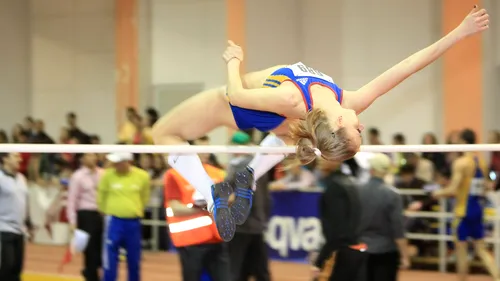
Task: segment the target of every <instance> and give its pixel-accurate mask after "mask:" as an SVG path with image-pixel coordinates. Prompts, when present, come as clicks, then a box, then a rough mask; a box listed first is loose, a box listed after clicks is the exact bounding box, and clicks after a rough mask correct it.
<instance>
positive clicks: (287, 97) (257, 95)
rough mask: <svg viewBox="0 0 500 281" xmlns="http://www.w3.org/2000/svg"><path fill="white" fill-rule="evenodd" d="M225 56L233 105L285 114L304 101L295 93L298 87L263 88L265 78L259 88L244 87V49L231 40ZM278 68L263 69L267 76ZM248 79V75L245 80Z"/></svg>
mask: <svg viewBox="0 0 500 281" xmlns="http://www.w3.org/2000/svg"><path fill="white" fill-rule="evenodd" d="M223 57H224V60H225V61H226V63H227V95H228V98H229V101H230V102H231V104H232V105H235V106H239V107H242V108H247V109H255V110H262V111H270V112H275V113H278V114H283V113H284V112H286V111H287V110H290V108H293V107H295V106H297V105H298V104H300V102H302V101H301V100H300V99H297V95H295V93H294V91H298V90H297V89H296V88H292V89H290V88H283V87H277V88H261V87H262V84H263V83H264V81H265V78H264V79H263V80H262V81H261V83H260V85H259V87H258V88H253V89H251V88H245V87H243V81H242V78H241V75H240V65H241V61H242V60H243V51H242V50H241V48H240V47H239V46H237V45H236V44H234V43H233V42H232V41H229V46H228V47H227V49H226V51H225V52H224V55H223ZM278 68H279V66H277V67H272V68H269V69H267V70H265V71H263V72H265V73H266V74H267V75H266V78H267V77H268V76H269V75H270V74H271V73H272V72H274V70H276V69H278ZM269 70H272V71H269ZM257 75H258V74H257ZM247 76H248V75H247ZM258 76H261V75H258ZM247 79H248V78H247V77H246V79H245V80H247ZM245 84H248V83H245Z"/></svg>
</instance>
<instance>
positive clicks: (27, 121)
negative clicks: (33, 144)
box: [23, 116, 35, 137]
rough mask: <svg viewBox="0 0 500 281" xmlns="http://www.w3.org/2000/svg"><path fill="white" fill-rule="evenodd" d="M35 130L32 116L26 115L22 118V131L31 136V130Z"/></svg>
mask: <svg viewBox="0 0 500 281" xmlns="http://www.w3.org/2000/svg"><path fill="white" fill-rule="evenodd" d="M34 130H35V120H33V117H31V116H26V117H25V118H24V120H23V131H25V132H27V133H28V134H29V136H30V137H31V136H32V135H33V131H34Z"/></svg>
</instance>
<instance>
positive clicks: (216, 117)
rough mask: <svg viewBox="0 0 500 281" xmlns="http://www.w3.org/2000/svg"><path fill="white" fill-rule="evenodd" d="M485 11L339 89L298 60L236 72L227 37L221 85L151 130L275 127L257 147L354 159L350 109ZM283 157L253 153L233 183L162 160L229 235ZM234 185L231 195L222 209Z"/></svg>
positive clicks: (427, 58)
mask: <svg viewBox="0 0 500 281" xmlns="http://www.w3.org/2000/svg"><path fill="white" fill-rule="evenodd" d="M488 18H489V15H488V14H487V12H486V10H484V9H479V8H478V7H477V6H474V8H473V9H472V11H471V12H470V13H469V14H468V15H467V16H466V17H465V19H464V20H463V21H462V22H461V23H460V25H458V26H457V27H456V28H455V29H454V30H452V31H451V32H450V33H448V34H447V35H445V36H444V37H443V38H441V39H440V40H439V41H437V42H435V43H434V44H432V45H430V46H428V47H426V48H424V49H422V50H420V51H418V52H416V53H415V54H413V55H411V56H409V57H408V58H406V59H404V60H403V61H401V62H400V63H398V64H396V65H395V66H393V67H392V68H390V69H389V70H387V71H386V72H384V73H383V74H382V75H380V76H379V77H377V78H375V79H374V80H372V81H371V82H369V83H368V84H366V85H365V86H363V87H361V88H360V89H358V90H354V91H347V90H342V89H341V88H340V87H339V86H337V85H336V84H335V82H334V81H333V79H332V78H331V77H329V76H328V75H326V74H324V73H322V72H320V71H318V70H315V69H313V68H311V67H308V66H306V65H304V64H302V63H296V64H293V65H288V66H285V65H280V66H275V67H271V68H268V69H266V70H262V71H258V72H253V73H249V74H246V75H244V76H243V77H241V76H240V63H241V61H242V60H243V51H242V49H241V48H240V47H239V46H237V45H235V44H234V43H233V42H231V41H229V46H228V47H227V49H226V51H225V52H224V55H223V58H224V60H225V61H226V64H227V72H228V74H227V75H228V76H227V80H228V81H227V86H224V87H220V88H215V89H211V90H207V91H204V92H202V93H199V94H197V95H195V96H193V97H191V98H189V99H187V100H185V101H184V102H182V103H181V104H179V105H178V106H176V107H175V108H174V109H172V110H171V111H170V112H168V113H167V114H166V115H165V116H163V117H162V118H161V119H160V120H159V121H158V122H157V123H156V124H155V126H154V128H153V138H154V141H155V143H156V144H159V145H179V144H186V145H187V142H186V140H194V139H197V138H198V137H201V136H203V135H205V134H207V133H208V132H210V131H211V130H213V129H215V128H217V127H220V126H226V127H231V128H235V129H236V128H238V129H249V128H255V129H258V130H260V131H266V132H267V131H269V132H272V133H274V135H271V136H270V137H269V138H267V139H265V140H264V141H263V143H261V145H267V146H272V145H274V146H277V145H279V146H281V145H285V142H286V143H289V144H294V145H296V146H297V149H296V157H297V158H298V159H299V160H300V161H301V162H302V163H304V164H305V163H309V162H311V161H313V160H314V159H315V158H316V157H317V156H321V157H323V158H324V159H327V160H331V161H343V160H346V159H349V158H351V157H353V156H354V155H355V154H356V153H357V152H358V150H359V148H360V145H361V136H360V132H361V130H362V129H363V126H362V125H361V124H360V123H359V120H358V117H357V115H358V114H360V113H361V112H363V111H364V110H365V109H367V108H368V107H369V106H370V105H371V104H372V103H373V102H374V101H375V100H376V99H377V98H379V97H380V96H382V95H384V94H385V93H387V92H388V91H389V90H391V89H392V88H394V87H395V86H397V85H398V84H399V83H401V82H402V81H403V80H405V79H406V78H408V77H410V76H411V75H413V74H415V73H416V72H418V71H419V70H421V69H422V68H424V67H426V66H427V65H429V64H431V63H432V62H434V61H435V60H437V59H438V58H439V57H440V56H441V55H443V54H444V53H445V52H446V51H447V50H448V49H449V48H451V47H452V46H453V45H455V44H457V43H458V42H459V41H461V40H463V39H465V38H467V37H469V36H471V35H473V34H476V33H479V32H481V31H484V30H486V29H488V27H489V19H488ZM284 157H285V156H284V155H271V154H268V155H261V154H257V155H256V157H255V158H254V160H253V161H252V163H250V165H249V167H248V169H246V170H245V171H240V172H239V173H238V175H237V177H236V181H235V182H234V183H228V182H223V183H217V184H214V183H213V181H212V180H211V179H210V177H209V176H208V175H207V173H206V172H205V171H204V169H203V166H202V164H201V161H200V159H199V158H198V156H197V155H196V154H179V155H174V154H171V155H169V156H168V163H169V164H170V166H172V168H174V169H176V170H177V172H179V173H180V174H181V175H182V176H183V177H184V178H185V179H186V180H187V181H188V182H189V183H190V184H191V185H192V186H193V187H194V188H195V189H196V190H197V191H199V192H200V193H201V194H202V195H203V196H204V197H205V199H206V203H207V208H208V210H210V211H212V212H213V216H214V220H215V223H216V225H217V229H218V231H219V234H220V236H221V238H222V239H223V240H224V241H229V240H231V239H232V237H233V235H234V232H235V229H236V226H235V224H242V223H244V222H245V220H246V218H247V217H248V214H249V211H250V208H251V205H252V195H253V183H254V179H258V178H259V177H260V176H262V175H263V174H264V173H266V172H267V171H268V170H269V169H270V168H272V167H273V166H274V165H276V164H277V163H279V162H280V161H281V160H282V159H283V158H284ZM233 189H234V192H235V195H236V199H235V201H234V202H233V204H232V205H231V207H230V208H229V206H228V198H229V196H230V194H231V193H233Z"/></svg>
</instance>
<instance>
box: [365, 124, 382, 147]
mask: <svg viewBox="0 0 500 281" xmlns="http://www.w3.org/2000/svg"><path fill="white" fill-rule="evenodd" d="M368 144H370V145H382V144H383V143H382V141H381V140H380V132H379V130H378V129H377V128H370V129H368Z"/></svg>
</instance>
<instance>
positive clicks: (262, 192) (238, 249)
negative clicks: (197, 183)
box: [227, 131, 271, 281]
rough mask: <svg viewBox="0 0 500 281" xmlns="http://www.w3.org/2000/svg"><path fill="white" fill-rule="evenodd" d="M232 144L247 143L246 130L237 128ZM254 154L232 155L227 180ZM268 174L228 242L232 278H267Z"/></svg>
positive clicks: (266, 280)
mask: <svg viewBox="0 0 500 281" xmlns="http://www.w3.org/2000/svg"><path fill="white" fill-rule="evenodd" d="M231 142H232V144H234V145H250V144H251V138H250V136H249V135H248V134H247V133H245V132H241V131H240V132H236V133H235V134H234V135H233V137H232V140H231ZM252 158H253V155H249V154H243V155H234V157H233V159H231V161H230V162H229V167H228V171H227V180H229V181H233V180H234V178H235V174H236V171H240V170H241V169H243V168H245V167H246V166H248V164H249V163H250V161H251V160H252ZM269 181H270V175H269V173H267V174H266V175H264V176H262V177H261V178H260V179H259V180H258V181H257V184H256V187H255V191H254V195H253V204H252V208H251V210H250V215H249V216H248V219H247V220H246V222H245V223H244V224H242V225H238V226H237V227H236V233H235V235H234V238H233V240H231V241H230V242H229V256H230V260H231V265H230V268H231V279H230V280H231V281H246V280H248V279H249V278H250V277H251V276H253V277H254V280H255V281H270V280H271V275H270V273H269V259H268V255H267V246H266V243H265V241H264V231H265V229H266V227H267V221H268V219H269V216H270V215H271V195H270V193H269V189H268V185H269Z"/></svg>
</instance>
